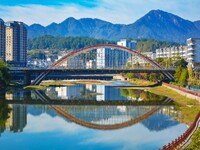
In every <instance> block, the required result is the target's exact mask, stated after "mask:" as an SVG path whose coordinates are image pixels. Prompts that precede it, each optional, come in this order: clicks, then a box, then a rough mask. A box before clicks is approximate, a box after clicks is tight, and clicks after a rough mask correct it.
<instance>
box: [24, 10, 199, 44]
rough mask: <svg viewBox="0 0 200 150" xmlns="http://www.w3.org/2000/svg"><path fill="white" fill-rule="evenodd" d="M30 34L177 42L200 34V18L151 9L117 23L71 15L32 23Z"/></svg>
mask: <svg viewBox="0 0 200 150" xmlns="http://www.w3.org/2000/svg"><path fill="white" fill-rule="evenodd" d="M27 30H28V38H34V37H38V36H42V35H53V36H88V37H93V38H97V39H107V40H119V39H121V38H153V39H156V40H165V41H173V42H179V43H180V42H184V43H185V42H186V39H187V38H189V37H200V21H196V22H191V21H189V20H186V19H183V18H181V17H179V16H177V15H174V14H171V13H168V12H165V11H162V10H151V11H150V12H148V13H147V14H145V15H144V16H143V17H141V18H139V19H138V20H136V21H135V22H134V23H132V24H127V25H126V24H113V23H110V22H107V21H104V20H101V19H98V18H94V19H92V18H81V19H75V18H73V17H69V18H67V19H65V20H64V21H62V22H60V23H55V22H53V23H51V24H49V25H48V26H42V25H40V24H32V25H30V26H28V27H27Z"/></svg>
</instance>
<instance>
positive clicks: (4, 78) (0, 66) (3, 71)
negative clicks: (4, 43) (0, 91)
mask: <svg viewBox="0 0 200 150" xmlns="http://www.w3.org/2000/svg"><path fill="white" fill-rule="evenodd" d="M8 71H9V70H8V67H7V65H6V64H5V63H4V62H3V60H1V59H0V83H2V84H3V85H8V84H9V82H10V80H11V76H10V74H9V72H8Z"/></svg>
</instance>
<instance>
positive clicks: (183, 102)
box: [148, 86, 200, 125]
mask: <svg viewBox="0 0 200 150" xmlns="http://www.w3.org/2000/svg"><path fill="white" fill-rule="evenodd" d="M148 90H149V91H150V92H152V93H155V94H158V95H163V96H167V97H169V98H171V99H173V100H174V101H175V104H176V106H177V108H178V110H180V111H181V116H182V117H181V118H179V119H178V121H180V122H184V123H186V124H188V125H190V124H191V123H192V122H193V121H194V119H195V117H196V115H197V114H198V113H199V111H200V105H199V103H198V101H196V100H194V99H190V98H187V97H185V96H182V95H180V94H179V93H177V92H176V91H174V90H171V89H168V88H166V87H164V86H157V87H153V88H150V89H148Z"/></svg>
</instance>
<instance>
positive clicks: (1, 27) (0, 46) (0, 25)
mask: <svg viewBox="0 0 200 150" xmlns="http://www.w3.org/2000/svg"><path fill="white" fill-rule="evenodd" d="M5 31H6V30H5V24H4V21H3V20H2V19H1V18H0V59H2V60H5V51H6V49H5Z"/></svg>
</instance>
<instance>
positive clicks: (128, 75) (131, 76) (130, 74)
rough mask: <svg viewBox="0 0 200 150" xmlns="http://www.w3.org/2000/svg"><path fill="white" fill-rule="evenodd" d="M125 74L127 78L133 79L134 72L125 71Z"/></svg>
mask: <svg viewBox="0 0 200 150" xmlns="http://www.w3.org/2000/svg"><path fill="white" fill-rule="evenodd" d="M126 76H127V77H128V78H129V79H133V78H134V73H127V74H126Z"/></svg>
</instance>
